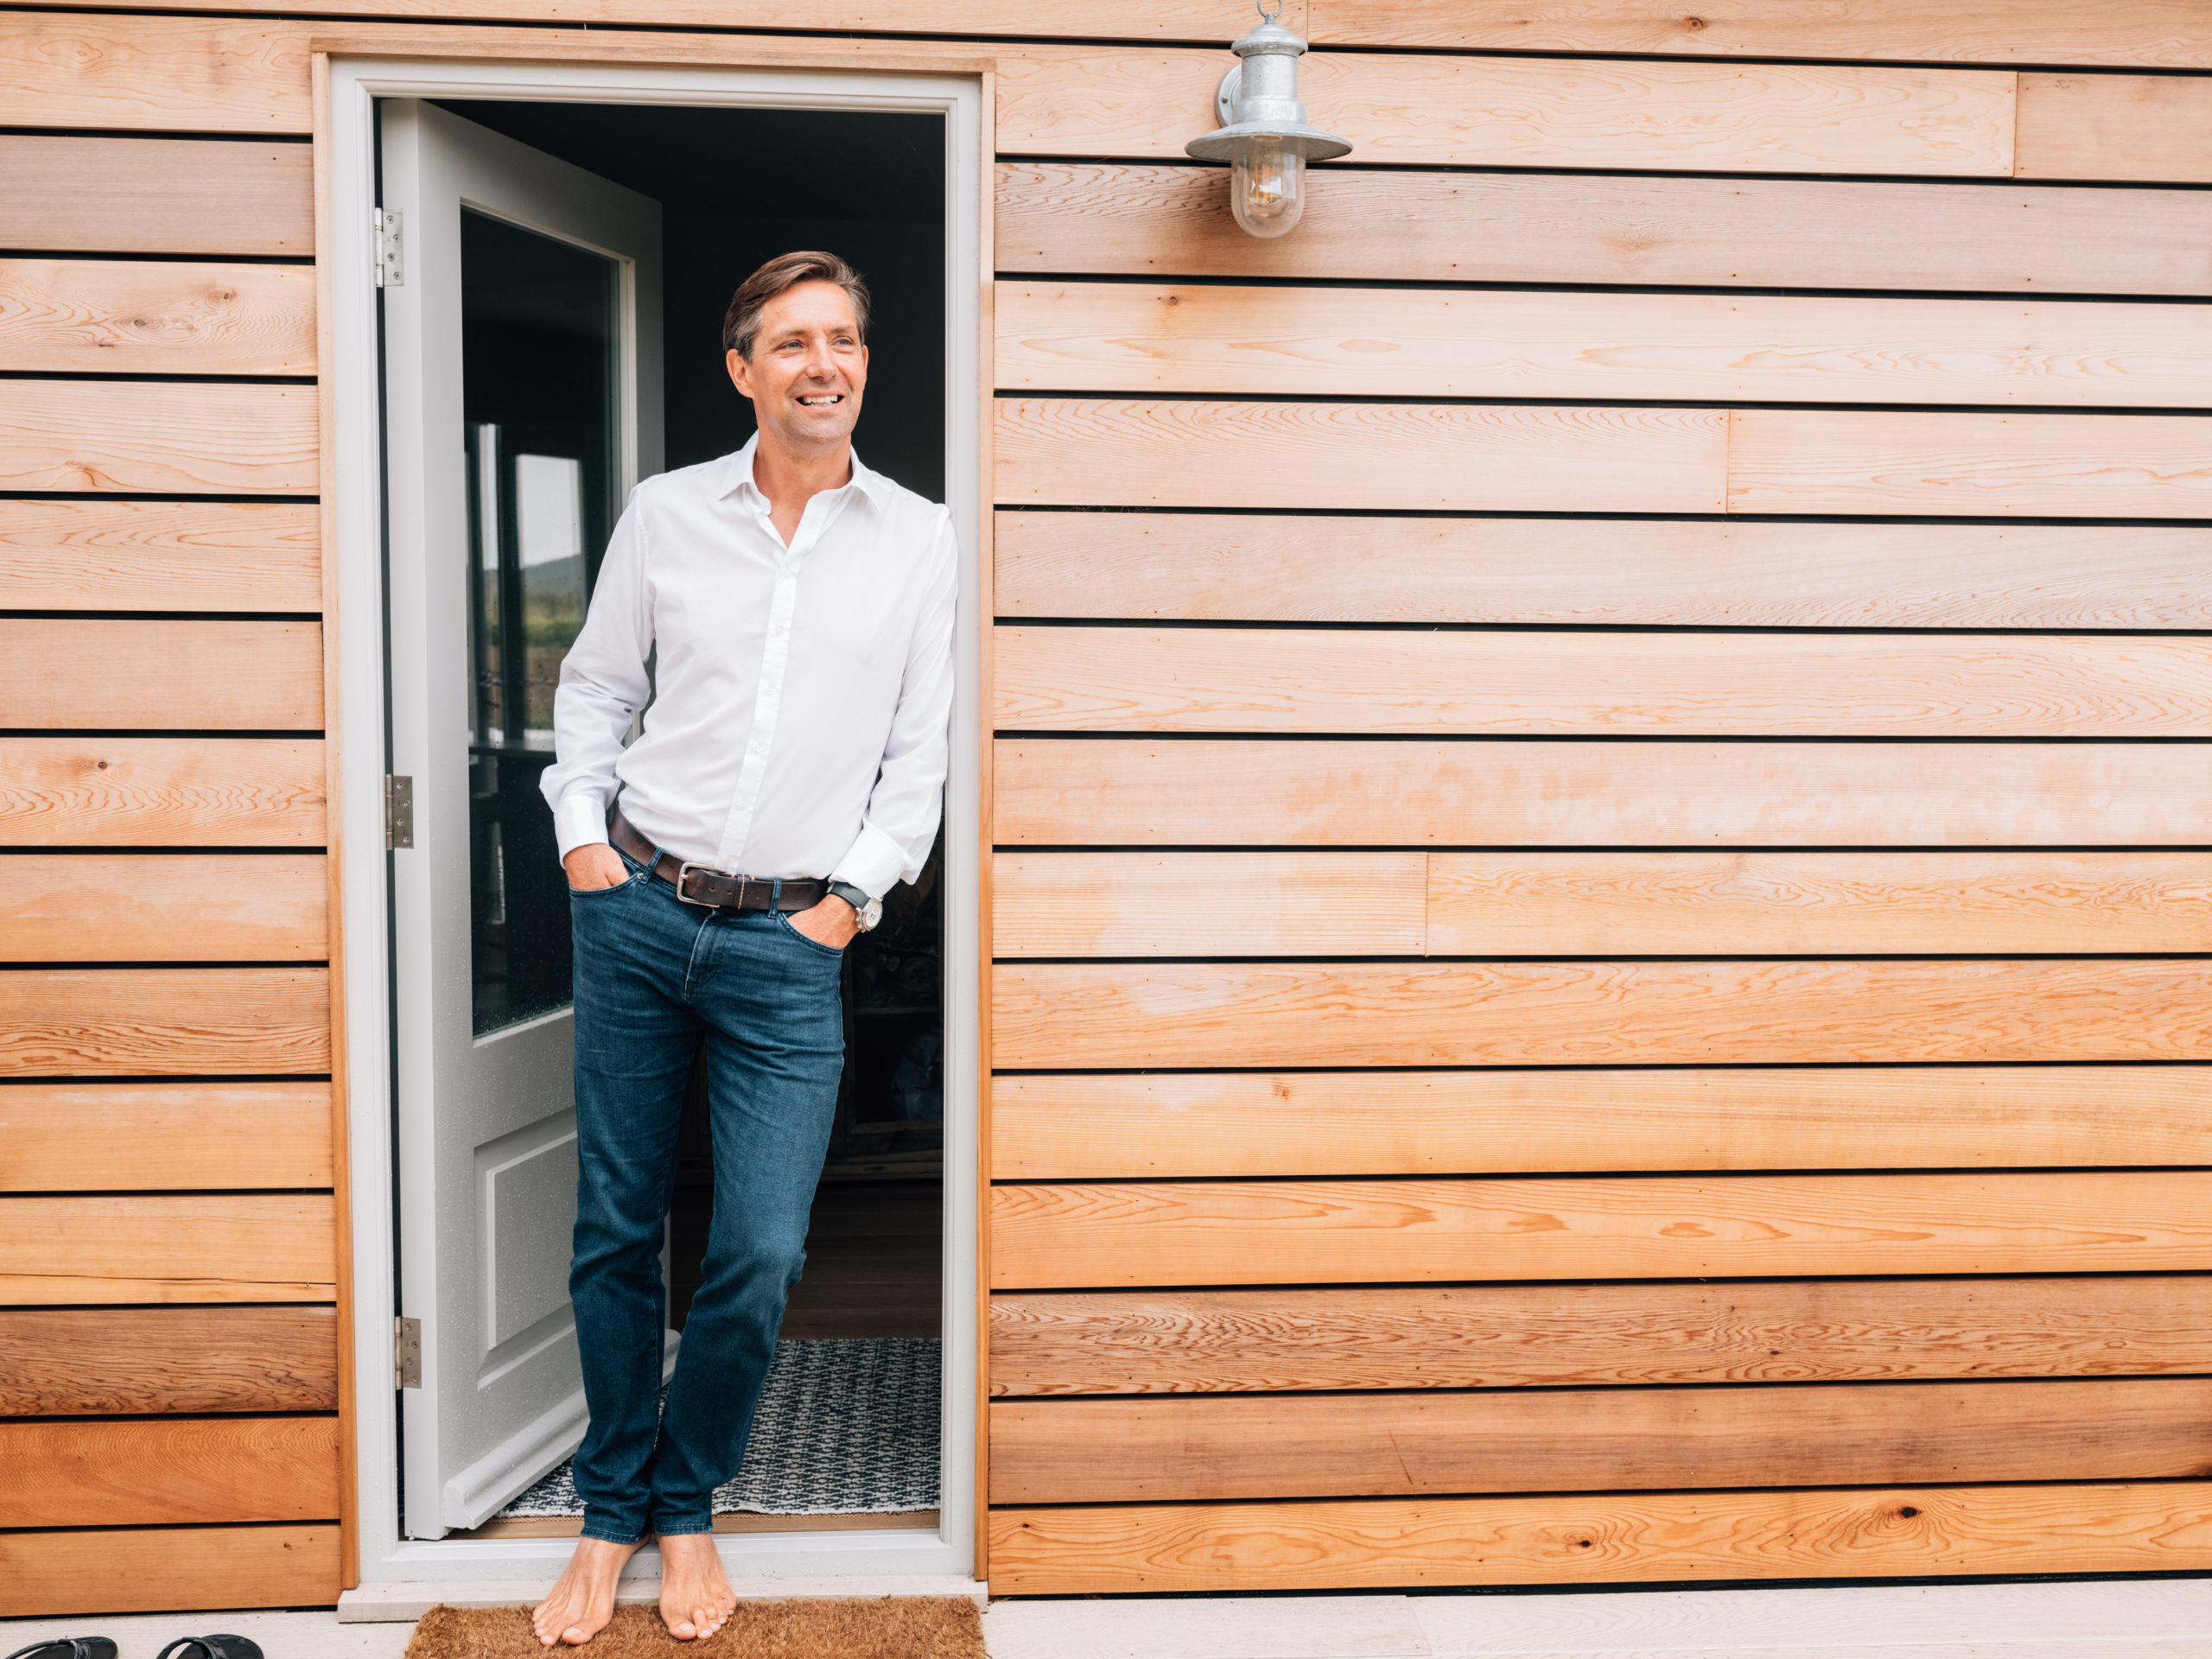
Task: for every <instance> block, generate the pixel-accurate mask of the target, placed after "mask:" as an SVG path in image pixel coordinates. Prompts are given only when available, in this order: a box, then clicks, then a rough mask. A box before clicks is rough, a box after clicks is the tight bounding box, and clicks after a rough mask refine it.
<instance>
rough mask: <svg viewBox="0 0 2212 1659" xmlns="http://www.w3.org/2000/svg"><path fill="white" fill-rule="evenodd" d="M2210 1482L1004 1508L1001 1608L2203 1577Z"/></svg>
mask: <svg viewBox="0 0 2212 1659" xmlns="http://www.w3.org/2000/svg"><path fill="white" fill-rule="evenodd" d="M2208 1562H2212V1484H2207V1483H2202V1482H2196V1481H2190V1482H2164V1481H2162V1482H2157V1483H2152V1484H2143V1485H2095V1486H2091V1485H2057V1486H1967V1487H1955V1488H1943V1487H1917V1486H1916V1487H1909V1488H1905V1489H1903V1490H1874V1491H1867V1490H1865V1489H1863V1488H1862V1489H1859V1490H1856V1491H1798V1492H1774V1493H1756V1492H1674V1493H1651V1494H1638V1495H1634V1496H1628V1497H1608V1496H1598V1497H1476V1498H1420V1499H1404V1498H1354V1499H1345V1500H1340V1501H1338V1502H1334V1503H1298V1504H1268V1503H1194V1504H1161V1505H1133V1506H1127V1507H1113V1508H1103V1509H1087V1508H1071V1509H1007V1510H999V1511H996V1512H995V1513H994V1514H993V1516H992V1517H991V1585H992V1587H993V1590H994V1592H995V1593H999V1594H1003V1595H1064V1594H1114V1593H1142V1594H1150V1595H1162V1594H1167V1593H1171V1592H1230V1591H1234V1592H1240V1593H1243V1594H1249V1593H1251V1592H1254V1591H1257V1590H1300V1591H1304V1592H1307V1593H1309V1594H1310V1593H1313V1592H1317V1591H1322V1590H1335V1589H1344V1590H1350V1589H1363V1588H1369V1587H1381V1586H1424V1585H1453V1584H1464V1585H1488V1584H1620V1583H1632V1582H1638V1581H1643V1582H1665V1581H1679V1580H1703V1579H1710V1580H1719V1581H1726V1580H1755V1579H1805V1578H1900V1577H1912V1578H1917V1577H1942V1576H1948V1575H1951V1574H1960V1573H1983V1574H1989V1573H2139V1572H2190V1573H2201V1572H2202V1571H2203V1570H2204V1567H2205V1566H2206V1564H2207V1563H2208Z"/></svg>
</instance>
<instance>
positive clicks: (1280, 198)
mask: <svg viewBox="0 0 2212 1659" xmlns="http://www.w3.org/2000/svg"><path fill="white" fill-rule="evenodd" d="M1229 209H1230V212H1231V213H1234V214H1235V215H1236V222H1237V223H1238V224H1239V225H1241V226H1243V227H1244V228H1245V229H1246V230H1247V231H1249V232H1251V233H1252V234H1253V235H1254V236H1281V235H1284V234H1285V233H1287V232H1288V231H1289V229H1290V227H1291V226H1294V225H1295V224H1297V223H1298V216H1299V215H1300V213H1304V212H1305V211H1306V147H1305V145H1304V144H1303V143H1300V141H1299V140H1297V139H1294V138H1281V137H1276V136H1274V134H1272V133H1264V134H1262V133H1255V134H1253V135H1251V136H1250V137H1243V138H1241V139H1239V140H1238V141H1237V143H1236V157H1235V159H1234V160H1233V161H1232V162H1230V175H1229Z"/></svg>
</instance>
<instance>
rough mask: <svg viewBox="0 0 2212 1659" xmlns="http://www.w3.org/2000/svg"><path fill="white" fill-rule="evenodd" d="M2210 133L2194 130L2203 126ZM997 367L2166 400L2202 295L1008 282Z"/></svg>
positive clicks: (1314, 388) (1642, 391)
mask: <svg viewBox="0 0 2212 1659" xmlns="http://www.w3.org/2000/svg"><path fill="white" fill-rule="evenodd" d="M2207 149H2208V151H2212V144H2208V146H2207ZM992 307H993V317H994V321H993V327H994V329H995V336H996V339H995V346H994V349H993V353H992V363H993V369H994V372H995V376H996V378H997V382H998V385H999V386H1000V387H1001V388H1002V389H1006V390H1010V391H1038V392H1046V391H1052V392H1084V391H1134V392H1154V393H1198V394H1205V395H1210V396H1229V395H1242V394H1262V395H1265V394H1275V395H1287V396H1298V397H1595V398H1615V397H1618V398H1623V399H1628V398H1657V399H1674V400H1683V401H1688V400H1695V399H1702V400H1707V401H1720V402H1725V401H1727V400H1730V399H1744V400H1748V401H1754V402H1813V403H1878V404H2037V405H2053V404H2092V405H2100V406H2120V405H2125V406H2127V407H2131V408H2144V409H2157V408H2184V407H2190V406H2193V405H2194V404H2195V403H2196V399H2197V398H2198V397H2201V396H2202V387H2203V385H2204V381H2205V378H2206V377H2207V375H2208V373H2212V316H2208V315H2207V314H2206V313H2205V312H2204V310H2203V309H2202V308H2200V307H2179V308H2177V307H2175V306H2171V305H2120V304H2107V305H2098V304H2085V303H2082V302H2066V303H2061V302H2033V301H2019V300H1943V299H1936V300H1919V299H1853V298H1840V297H1835V296H1807V297H1802V298H1800V297H1788V298H1783V297H1775V296H1753V295H1711V294H1651V293H1644V294H1619V293H1600V294H1592V293H1580V294H1577V293H1551V292H1536V293H1526V292H1522V293H1515V292H1501V291H1496V290H1476V291H1471V292H1470V291H1467V290H1464V289H1461V290H1437V289H1359V288H1295V287H1280V286H1278V287H1268V288H1236V287H1228V286H1224V285H1222V284H1218V283H1173V284H1149V283H1083V282H1067V281H1059V282H1021V281H1003V282H1001V283H998V285H997V287H996V289H995V293H994V296H993V299H992Z"/></svg>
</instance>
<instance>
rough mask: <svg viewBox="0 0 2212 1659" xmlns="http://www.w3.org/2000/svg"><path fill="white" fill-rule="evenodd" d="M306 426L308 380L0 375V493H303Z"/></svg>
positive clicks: (312, 455) (310, 439)
mask: <svg viewBox="0 0 2212 1659" xmlns="http://www.w3.org/2000/svg"><path fill="white" fill-rule="evenodd" d="M7 142H8V141H7V140H6V139H5V138H0V144H4V143H7ZM315 431H316V415H315V388H314V387H313V386H301V385H259V384H247V385H223V384H221V383H219V382H217V383H212V384H211V383H207V382H196V383H188V384H178V383H175V382H167V381H156V380H0V488H6V489H10V490H54V491H66V492H71V493H106V492H110V491H116V492H123V491H145V492H148V493H159V494H163V495H229V494H241V495H252V494H312V493H314V492H315V489H316V487H317V484H318V480H319V477H320V474H319V473H318V470H317V467H318V462H317V460H316V446H315Z"/></svg>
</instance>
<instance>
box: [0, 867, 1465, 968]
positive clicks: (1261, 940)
mask: <svg viewBox="0 0 2212 1659" xmlns="http://www.w3.org/2000/svg"><path fill="white" fill-rule="evenodd" d="M1425 866H1426V855H1424V854H1421V853H1351V854H1335V853H1318V854H1317V853H1172V854H1166V855H1159V854H1147V853H1105V854H1099V853H1085V854H1080V855H1073V856H1070V855H1065V854H1061V855H1055V854H1031V853H1001V854H999V855H997V856H995V858H994V859H993V860H992V861H991V890H992V894H993V899H994V902H993V904H992V906H991V952H992V954H993V955H994V956H999V957H1154V956H1164V957H1182V956H1211V955H1216V954H1226V955H1230V956H1276V955H1281V956H1298V955H1307V956H1341V955H1362V956H1364V955H1370V954H1375V953H1378V952H1379V953H1381V954H1384V955H1389V956H1408V955H1413V956H1417V955H1419V954H1420V953H1421V950H1422V949H1423V944H1422V941H1423V939H1424V938H1425V935H1426V931H1427V929H1426V925H1425V923H1424V920H1423V918H1424V915H1425V912H1426V911H1427V906H1428V902H1429V901H1428V899H1427V875H1426V869H1425ZM5 902H6V901H5V899H0V917H4V915H5V914H6V911H5V907H4V906H5Z"/></svg>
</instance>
